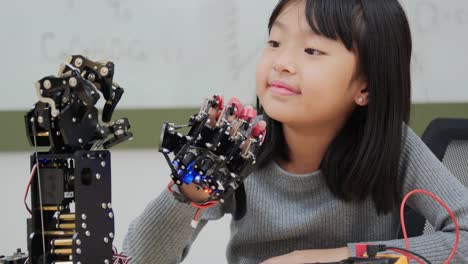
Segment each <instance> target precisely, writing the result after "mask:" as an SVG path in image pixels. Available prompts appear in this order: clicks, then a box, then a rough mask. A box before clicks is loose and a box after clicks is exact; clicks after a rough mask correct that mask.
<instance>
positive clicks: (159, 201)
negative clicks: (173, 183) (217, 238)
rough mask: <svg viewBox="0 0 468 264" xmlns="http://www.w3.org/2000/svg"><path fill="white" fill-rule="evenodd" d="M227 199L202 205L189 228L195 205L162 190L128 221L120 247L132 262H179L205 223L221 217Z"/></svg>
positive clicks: (225, 207) (224, 210)
mask: <svg viewBox="0 0 468 264" xmlns="http://www.w3.org/2000/svg"><path fill="white" fill-rule="evenodd" d="M228 201H231V200H226V203H225V204H220V203H218V204H217V205H215V206H214V207H211V208H207V209H204V210H203V211H202V212H201V213H200V216H199V223H198V225H197V227H196V228H193V227H192V226H191V222H192V219H193V217H194V216H195V213H196V211H197V209H196V208H194V207H192V206H191V205H189V204H185V203H181V202H179V201H177V200H176V199H175V198H174V197H173V195H172V194H171V193H170V192H169V191H167V190H164V191H163V192H162V193H161V194H160V195H159V196H158V197H157V198H156V199H154V200H153V201H151V202H150V203H149V204H148V205H147V206H146V208H145V209H144V211H143V212H142V213H141V214H140V215H139V216H138V217H137V218H136V219H135V220H133V221H132V222H131V223H130V225H129V228H128V231H127V235H126V236H125V239H124V242H123V251H124V253H125V254H127V255H128V256H130V257H131V258H132V260H131V261H132V263H180V262H182V261H183V260H184V258H185V257H186V256H187V254H188V252H189V250H190V246H191V245H192V243H193V241H194V240H195V239H196V237H197V236H198V234H199V233H200V231H201V230H202V229H203V227H204V226H205V225H206V223H207V222H208V221H209V220H216V219H220V218H221V217H223V215H224V214H225V213H226V211H227V210H228V206H227V205H226V204H228Z"/></svg>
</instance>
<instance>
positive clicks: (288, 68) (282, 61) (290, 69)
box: [273, 56, 296, 74]
mask: <svg viewBox="0 0 468 264" xmlns="http://www.w3.org/2000/svg"><path fill="white" fill-rule="evenodd" d="M273 70H275V71H276V72H278V73H283V72H284V73H289V74H296V67H295V66H294V64H293V63H292V61H291V59H288V58H285V56H282V57H280V58H277V59H276V60H275V61H274V63H273Z"/></svg>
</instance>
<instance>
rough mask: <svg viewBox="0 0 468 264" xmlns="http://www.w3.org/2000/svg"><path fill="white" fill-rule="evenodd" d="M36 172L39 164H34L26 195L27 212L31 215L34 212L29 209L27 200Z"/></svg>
mask: <svg viewBox="0 0 468 264" xmlns="http://www.w3.org/2000/svg"><path fill="white" fill-rule="evenodd" d="M36 170H37V163H36V164H34V166H33V168H32V170H31V176H29V180H28V185H27V186H26V192H25V193H24V200H23V201H24V205H25V206H26V210H28V212H29V214H30V215H32V211H31V209H30V208H29V206H28V203H27V202H26V198H27V197H28V194H29V188H30V187H31V182H32V179H33V177H34V174H36Z"/></svg>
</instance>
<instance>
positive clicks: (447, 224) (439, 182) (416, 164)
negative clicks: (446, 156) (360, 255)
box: [348, 127, 468, 263]
mask: <svg viewBox="0 0 468 264" xmlns="http://www.w3.org/2000/svg"><path fill="white" fill-rule="evenodd" d="M402 161H403V162H404V163H405V164H404V166H403V167H404V170H403V174H402V177H404V178H402V182H403V186H402V194H401V195H402V197H403V196H404V195H405V194H407V193H408V192H410V191H412V190H415V189H423V190H427V191H429V192H431V193H433V194H435V195H436V196H438V197H439V198H440V199H441V200H442V201H444V202H445V203H446V204H447V206H448V207H449V208H450V209H451V210H452V212H453V213H454V215H455V217H456V218H457V221H458V224H459V229H460V242H459V245H458V248H457V253H456V255H455V256H454V258H453V259H452V262H450V263H468V189H467V188H466V187H465V186H464V185H463V184H462V183H461V182H460V181H459V180H458V179H456V177H455V176H453V175H452V173H450V171H449V170H448V169H447V168H446V167H445V166H444V165H443V164H442V163H441V162H440V161H439V160H438V159H437V157H435V155H434V154H433V153H432V152H431V150H430V149H429V148H428V147H427V146H426V145H425V144H424V142H423V141H422V140H421V139H420V138H419V137H418V136H417V135H416V134H415V133H414V131H412V130H411V129H410V128H409V127H408V128H407V136H406V141H405V144H404V147H403V151H402ZM407 206H409V207H411V208H413V209H414V210H416V211H417V212H418V213H419V214H421V215H423V216H424V217H425V218H426V219H427V220H428V221H429V223H431V225H432V226H434V228H435V232H434V233H432V234H428V235H422V236H419V237H413V238H409V245H410V250H412V251H414V252H416V253H419V254H420V255H422V256H424V257H426V258H427V259H428V260H429V261H431V262H432V263H443V262H444V261H445V260H446V259H447V257H448V256H449V255H450V253H451V251H452V249H453V246H454V243H455V225H454V223H453V222H452V220H451V218H450V216H449V214H448V213H447V211H446V210H445V209H444V208H443V207H442V206H441V205H440V204H439V203H438V202H437V201H435V200H433V199H432V198H430V197H428V196H426V195H423V194H414V195H413V196H411V198H409V199H408V201H407ZM363 243H372V244H385V245H387V246H394V247H400V248H405V242H404V240H403V239H397V240H390V241H374V242H363ZM354 245H355V244H354V243H350V244H348V249H349V250H350V251H351V253H352V255H354V254H355V252H354Z"/></svg>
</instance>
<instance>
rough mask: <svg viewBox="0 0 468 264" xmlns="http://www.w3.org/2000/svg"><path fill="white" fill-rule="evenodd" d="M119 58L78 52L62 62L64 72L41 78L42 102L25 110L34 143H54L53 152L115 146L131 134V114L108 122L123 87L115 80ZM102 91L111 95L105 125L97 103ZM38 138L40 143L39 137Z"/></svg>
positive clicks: (107, 104)
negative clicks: (107, 59) (97, 57)
mask: <svg viewBox="0 0 468 264" xmlns="http://www.w3.org/2000/svg"><path fill="white" fill-rule="evenodd" d="M113 74H114V63H112V62H93V61H90V60H88V59H87V58H85V57H83V56H80V55H75V56H71V57H70V58H69V59H68V63H66V64H64V65H61V67H60V70H59V76H47V77H44V78H42V79H41V80H39V81H38V82H37V83H36V93H37V96H38V98H39V101H38V102H37V103H36V104H35V105H34V108H33V109H32V110H31V111H29V112H28V113H27V114H26V115H25V123H26V132H27V135H28V139H29V142H30V143H31V145H33V146H51V150H50V152H53V153H67V152H71V151H74V150H79V149H86V150H89V149H91V148H94V149H96V148H98V147H100V146H101V145H103V147H104V148H106V149H107V148H110V147H112V146H114V145H116V144H119V143H121V142H123V141H125V140H127V139H131V138H132V133H131V132H129V131H128V130H129V129H130V124H129V122H128V120H127V119H126V118H121V119H118V120H116V121H115V122H112V123H109V124H107V123H106V122H109V121H110V119H111V117H112V114H113V112H114V109H115V107H116V105H117V103H118V102H119V100H120V98H121V96H122V94H123V89H122V88H121V87H120V86H119V85H117V84H116V83H114V82H112V78H113ZM99 92H101V93H102V94H103V96H104V98H105V99H106V103H105V105H104V109H103V111H102V121H103V122H105V124H100V122H99V118H98V117H99V116H98V114H99V113H98V110H97V108H96V107H95V105H96V103H97V101H98V100H99V98H100V95H99ZM35 140H36V142H34V141H35Z"/></svg>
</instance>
